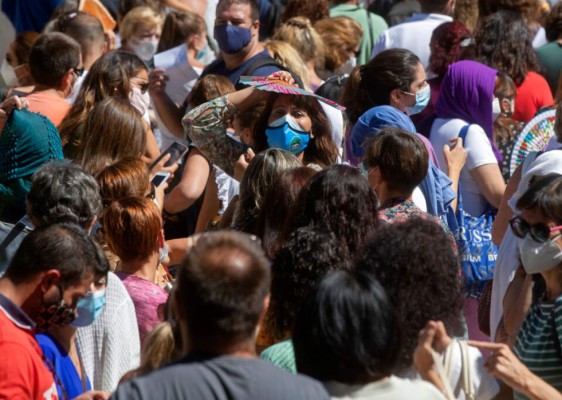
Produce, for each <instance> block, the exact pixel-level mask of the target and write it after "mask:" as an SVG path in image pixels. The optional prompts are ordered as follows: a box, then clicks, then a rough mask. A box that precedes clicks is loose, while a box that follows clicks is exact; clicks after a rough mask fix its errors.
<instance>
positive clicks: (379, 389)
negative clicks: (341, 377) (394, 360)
mask: <svg viewBox="0 0 562 400" xmlns="http://www.w3.org/2000/svg"><path fill="white" fill-rule="evenodd" d="M324 386H325V387H326V390H327V391H328V393H329V394H330V398H331V399H333V400H350V399H364V400H367V399H378V400H402V399H416V400H443V399H444V398H445V397H444V396H443V395H442V394H441V392H440V391H439V390H437V388H436V387H435V386H433V385H431V384H430V383H428V382H426V381H422V380H418V379H416V380H409V379H402V378H398V377H396V376H391V377H389V378H387V379H383V380H380V381H377V382H372V383H368V384H366V385H346V384H344V383H340V382H333V381H332V382H325V383H324Z"/></svg>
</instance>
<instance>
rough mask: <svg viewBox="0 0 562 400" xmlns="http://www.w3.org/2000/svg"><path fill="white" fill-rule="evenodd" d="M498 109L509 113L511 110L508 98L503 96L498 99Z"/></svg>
mask: <svg viewBox="0 0 562 400" xmlns="http://www.w3.org/2000/svg"><path fill="white" fill-rule="evenodd" d="M500 109H501V110H502V113H503V114H510V113H511V112H513V110H512V109H511V102H510V101H509V99H506V98H503V99H501V100H500Z"/></svg>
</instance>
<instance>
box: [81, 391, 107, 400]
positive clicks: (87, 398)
mask: <svg viewBox="0 0 562 400" xmlns="http://www.w3.org/2000/svg"><path fill="white" fill-rule="evenodd" d="M109 396H111V393H109V392H102V391H101V390H90V391H89V392H86V393H82V394H81V395H80V396H78V397H75V398H74V399H73V400H107V399H109Z"/></svg>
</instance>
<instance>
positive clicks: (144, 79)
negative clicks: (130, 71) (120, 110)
mask: <svg viewBox="0 0 562 400" xmlns="http://www.w3.org/2000/svg"><path fill="white" fill-rule="evenodd" d="M131 85H132V86H133V87H136V88H138V89H140V91H141V92H143V93H145V92H146V91H147V90H148V71H147V70H146V69H141V70H140V71H139V72H138V73H137V74H136V75H135V76H133V77H132V78H131Z"/></svg>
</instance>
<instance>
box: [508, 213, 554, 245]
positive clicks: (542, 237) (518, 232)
mask: <svg viewBox="0 0 562 400" xmlns="http://www.w3.org/2000/svg"><path fill="white" fill-rule="evenodd" d="M509 225H510V226H511V230H512V232H513V234H514V235H515V236H517V237H518V238H521V239H523V238H524V237H525V236H527V234H530V235H531V237H532V238H533V239H534V240H535V241H537V242H539V243H545V242H548V240H550V234H551V233H552V232H558V231H560V230H562V225H559V226H555V227H552V228H551V227H549V226H548V225H546V224H543V223H538V224H533V225H531V224H529V223H528V222H527V221H525V220H524V219H523V218H521V217H515V218H512V219H511V220H510V221H509Z"/></svg>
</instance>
